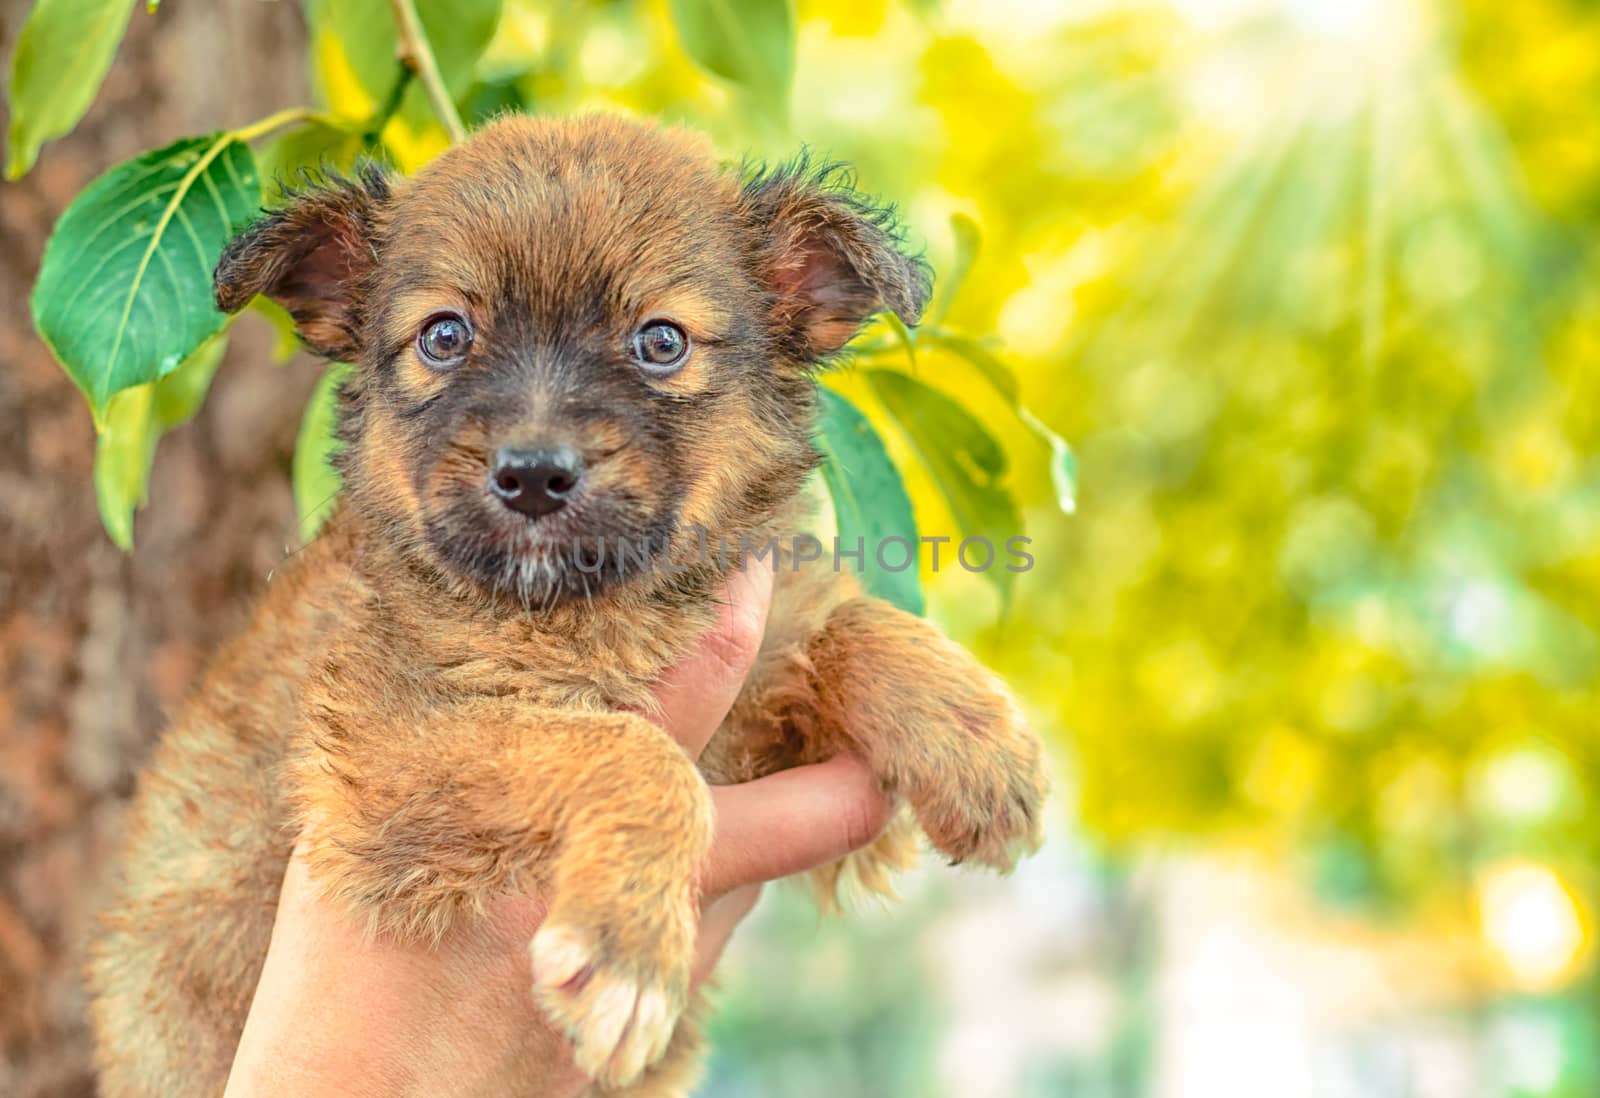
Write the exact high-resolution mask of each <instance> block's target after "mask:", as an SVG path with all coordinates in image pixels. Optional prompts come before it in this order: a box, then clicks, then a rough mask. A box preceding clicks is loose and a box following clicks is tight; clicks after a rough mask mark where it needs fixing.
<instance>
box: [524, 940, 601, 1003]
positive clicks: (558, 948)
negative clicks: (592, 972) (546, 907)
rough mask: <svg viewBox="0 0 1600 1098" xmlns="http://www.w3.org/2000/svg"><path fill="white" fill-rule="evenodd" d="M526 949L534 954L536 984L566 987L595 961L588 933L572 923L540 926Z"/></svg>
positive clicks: (548, 986) (549, 986) (538, 985)
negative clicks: (575, 928) (570, 924)
mask: <svg viewBox="0 0 1600 1098" xmlns="http://www.w3.org/2000/svg"><path fill="white" fill-rule="evenodd" d="M528 950H529V952H530V953H531V955H532V957H533V982H534V986H535V987H547V988H561V987H566V986H567V985H568V984H571V983H572V982H573V981H575V980H577V979H578V978H579V977H581V976H582V975H583V973H584V970H585V969H587V968H588V967H589V966H590V965H592V964H593V963H594V946H593V944H592V943H591V942H590V940H589V937H588V936H587V935H585V934H583V933H582V932H581V931H578V930H574V929H573V928H571V927H565V926H545V927H541V928H540V930H539V932H538V933H537V934H535V935H534V936H533V942H532V943H531V944H530V945H529V947H528Z"/></svg>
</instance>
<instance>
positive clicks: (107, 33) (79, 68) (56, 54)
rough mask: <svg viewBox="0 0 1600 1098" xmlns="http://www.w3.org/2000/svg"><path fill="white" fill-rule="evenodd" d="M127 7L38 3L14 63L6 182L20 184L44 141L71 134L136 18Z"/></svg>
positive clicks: (62, 0)
mask: <svg viewBox="0 0 1600 1098" xmlns="http://www.w3.org/2000/svg"><path fill="white" fill-rule="evenodd" d="M133 9H134V3H133V2H131V0H38V2H37V3H36V4H34V6H33V10H32V11H31V12H29V13H28V21H27V22H26V23H24V24H23V25H22V32H21V33H20V34H19V35H18V36H17V52H16V55H15V56H14V57H13V58H12V61H11V126H10V128H9V130H8V131H7V134H6V178H7V179H20V178H22V177H23V176H24V175H26V174H27V173H28V169H29V168H31V167H33V163H34V161H35V160H37V159H38V158H39V147H40V146H41V145H43V144H44V143H45V142H46V141H50V140H52V139H54V138H57V137H60V136H62V135H63V134H65V133H69V132H71V130H72V127H74V126H76V125H77V124H78V120H79V119H80V118H82V117H83V113H84V112H85V111H87V110H88V109H89V104H90V103H93V102H94V97H95V93H96V92H98V91H99V90H100V83H101V81H103V80H104V79H105V77H106V70H107V69H109V68H110V67H111V59H112V58H113V57H114V56H116V52H117V43H119V42H121V41H122V35H123V32H124V31H126V30H127V27H128V17H129V16H130V15H132V14H133Z"/></svg>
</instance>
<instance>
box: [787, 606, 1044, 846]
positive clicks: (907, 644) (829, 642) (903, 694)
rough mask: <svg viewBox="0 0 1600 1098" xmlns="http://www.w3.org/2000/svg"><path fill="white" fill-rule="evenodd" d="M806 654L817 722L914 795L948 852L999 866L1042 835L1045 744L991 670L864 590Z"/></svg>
mask: <svg viewBox="0 0 1600 1098" xmlns="http://www.w3.org/2000/svg"><path fill="white" fill-rule="evenodd" d="M808 656H809V659H810V664H811V675H812V682H813V687H814V690H815V695H816V698H817V702H818V705H819V707H820V714H821V716H822V718H823V720H824V722H825V723H826V724H827V725H830V726H831V727H832V728H833V729H834V730H835V734H836V735H838V736H840V737H841V738H843V739H844V740H846V741H847V742H850V743H851V744H852V746H853V747H854V748H855V749H856V750H857V751H859V752H860V753H861V754H862V755H864V756H865V758H866V760H867V763H868V765H870V766H871V767H872V769H873V770H874V771H875V772H876V773H877V775H878V776H879V778H881V779H882V780H883V781H884V783H885V785H887V786H888V787H889V788H890V789H891V790H893V791H894V792H896V793H898V794H900V795H901V796H903V797H905V798H906V800H908V801H910V802H911V807H912V808H913V809H914V810H915V812H916V815H917V822H918V823H919V824H920V825H921V826H922V829H923V831H925V832H926V833H927V835H928V837H929V838H930V839H931V840H932V841H933V845H934V846H935V847H937V848H938V849H939V850H940V851H941V852H943V853H944V854H945V855H946V856H947V857H949V858H950V860H951V861H953V862H966V861H975V862H981V863H983V864H985V865H990V866H994V867H995V868H996V869H1000V870H1002V871H1004V870H1008V869H1010V868H1011V866H1012V865H1013V864H1015V862H1016V859H1017V857H1018V856H1019V855H1020V854H1022V853H1023V852H1025V851H1028V850H1032V849H1033V848H1035V847H1037V846H1038V845H1039V839H1040V822H1041V816H1042V811H1043V803H1044V798H1045V792H1046V787H1047V785H1048V783H1047V781H1046V778H1045V768H1044V748H1043V745H1042V744H1041V743H1040V742H1039V738H1038V737H1037V736H1035V735H1034V734H1033V732H1032V731H1030V730H1029V728H1028V725H1027V721H1026V720H1025V719H1024V718H1023V715H1022V712H1021V710H1020V709H1019V708H1018V707H1017V704H1016V702H1015V701H1014V700H1013V699H1012V697H1011V695H1010V693H1009V692H1008V691H1007V690H1006V688H1005V685H1004V684H1003V683H1002V682H1001V681H1000V680H999V679H998V678H996V677H995V675H994V674H993V672H991V671H989V670H988V669H987V668H985V667H984V666H983V665H982V664H980V663H979V662H978V661H977V660H976V659H974V658H973V657H972V656H971V655H970V654H968V653H967V652H965V651H963V650H962V649H961V648H960V647H959V646H958V645H956V644H954V643H953V642H952V641H950V640H949V639H948V638H947V637H945V636H944V635H943V634H941V633H940V632H939V631H938V630H937V629H935V628H934V627H933V626H932V625H930V624H929V623H928V622H926V621H924V620H922V619H921V618H916V617H913V616H912V615H910V614H907V613H905V612H904V611H902V610H898V609H896V608H894V607H892V606H889V605H888V604H887V603H883V602H880V601H879V600H877V599H868V598H860V599H852V600H850V601H849V602H845V603H842V604H841V605H839V606H838V607H836V608H835V609H834V611H833V613H832V614H831V615H829V618H828V622H827V625H826V626H825V627H824V628H823V630H822V632H821V634H820V635H818V636H817V637H816V638H814V639H813V640H812V641H811V642H810V644H809V646H808Z"/></svg>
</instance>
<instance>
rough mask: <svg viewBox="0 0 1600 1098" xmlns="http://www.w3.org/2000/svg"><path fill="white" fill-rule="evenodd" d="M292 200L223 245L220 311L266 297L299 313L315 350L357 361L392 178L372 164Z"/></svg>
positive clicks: (300, 327) (217, 282) (303, 335)
mask: <svg viewBox="0 0 1600 1098" xmlns="http://www.w3.org/2000/svg"><path fill="white" fill-rule="evenodd" d="M288 197H289V202H288V204H287V205H285V206H284V207H283V208H282V209H278V210H274V211H273V212H271V213H269V214H268V215H267V216H266V217H264V218H262V219H261V220H260V221H257V222H256V223H255V224H254V225H252V226H251V227H250V228H248V229H246V230H245V231H244V232H242V233H240V234H239V235H238V236H236V237H234V238H233V239H232V240H231V241H229V243H228V246H227V248H225V249H224V250H223V252H222V258H221V259H220V260H218V261H217V269H216V273H215V274H214V275H213V276H212V281H213V284H214V286H215V288H216V293H217V308H219V309H221V310H222V311H223V312H227V313H233V312H237V311H238V310H240V309H242V308H244V307H245V306H246V305H247V304H249V302H250V299H251V298H253V297H255V296H256V295H257V294H265V295H266V296H267V297H269V298H271V299H272V300H273V301H276V302H277V303H278V304H279V305H282V306H283V307H284V308H285V309H287V310H288V311H289V315H290V316H292V317H294V323H295V328H296V330H297V331H298V332H299V333H300V339H301V340H302V341H303V342H304V343H305V345H306V346H307V347H309V348H310V349H311V350H312V351H314V352H316V353H317V354H319V355H322V356H323V357H324V358H329V359H336V360H340V361H350V360H351V359H353V358H355V357H356V355H357V354H358V353H359V351H360V332H361V314H362V294H363V283H364V282H365V281H366V277H367V275H369V274H370V273H371V272H372V269H373V267H374V266H375V265H376V262H377V253H376V237H377V230H378V226H379V224H380V222H381V220H382V218H383V216H384V212H385V210H386V208H387V206H388V202H389V198H390V186H389V179H388V176H387V175H386V174H385V173H384V171H383V169H382V168H379V167H378V166H377V165H374V164H367V165H364V166H363V167H362V169H361V171H360V173H359V177H358V178H357V179H354V180H350V179H340V178H331V179H328V180H326V181H325V182H323V183H321V184H320V185H318V186H316V187H313V188H311V189H307V190H303V191H297V192H290V193H289V195H288Z"/></svg>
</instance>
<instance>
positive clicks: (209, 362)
mask: <svg viewBox="0 0 1600 1098" xmlns="http://www.w3.org/2000/svg"><path fill="white" fill-rule="evenodd" d="M227 345H228V338H227V333H226V332H220V333H218V334H217V335H215V336H212V337H211V338H210V339H208V340H206V341H205V342H204V343H203V344H201V345H200V347H199V349H198V350H196V351H195V352H194V354H192V355H190V356H189V357H188V359H186V360H185V361H184V363H183V365H181V366H179V367H178V368H177V369H176V370H174V371H172V373H170V374H168V375H167V376H166V377H164V378H162V379H161V380H160V381H153V382H149V383H147V384H144V385H135V386H134V387H133V388H131V389H124V390H122V391H121V392H120V393H118V394H117V395H116V396H114V397H112V398H111V403H110V406H109V407H108V408H107V409H106V417H105V424H104V426H103V427H102V429H101V431H100V434H99V436H98V437H97V438H96V439H95V448H94V492H95V499H96V500H97V502H98V503H99V505H100V521H101V523H102V524H103V525H104V526H105V528H106V533H107V534H109V535H110V536H111V540H112V541H114V542H116V543H117V545H119V546H120V547H121V548H122V549H123V550H125V551H126V550H131V549H132V548H133V512H134V510H135V509H136V508H138V507H142V506H144V502H145V497H146V496H147V495H148V493H149V487H150V466H151V464H152V463H153V462H154V461H155V456H156V443H157V442H159V441H160V439H161V436H162V435H163V434H164V433H165V432H167V431H170V430H172V429H173V428H174V427H177V426H178V425H179V424H182V423H186V422H188V421H189V420H190V419H191V418H193V416H194V414H195V412H197V411H199V409H200V405H201V403H202V402H203V401H204V400H205V396H206V391H207V390H208V389H209V388H210V387H211V379H212V377H213V376H214V375H215V374H216V372H217V367H218V366H219V365H220V364H221V362H222V355H223V352H224V351H225V350H226V349H227Z"/></svg>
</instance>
